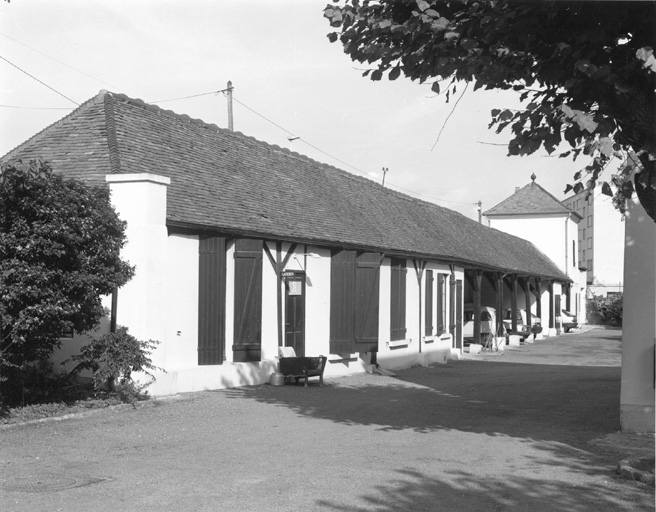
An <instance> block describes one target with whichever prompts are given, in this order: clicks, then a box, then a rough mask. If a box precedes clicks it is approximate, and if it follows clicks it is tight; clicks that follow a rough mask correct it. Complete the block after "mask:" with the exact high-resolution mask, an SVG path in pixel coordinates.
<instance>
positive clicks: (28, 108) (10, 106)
mask: <svg viewBox="0 0 656 512" xmlns="http://www.w3.org/2000/svg"><path fill="white" fill-rule="evenodd" d="M0 107H3V108H20V109H25V110H73V107H22V106H18V105H0Z"/></svg>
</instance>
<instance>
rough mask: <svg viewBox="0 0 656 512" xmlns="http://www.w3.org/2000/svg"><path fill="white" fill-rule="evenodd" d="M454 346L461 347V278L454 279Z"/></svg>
mask: <svg viewBox="0 0 656 512" xmlns="http://www.w3.org/2000/svg"><path fill="white" fill-rule="evenodd" d="M455 298H456V300H455V302H456V332H455V337H456V347H457V348H462V280H461V279H458V280H457V281H456V294H455Z"/></svg>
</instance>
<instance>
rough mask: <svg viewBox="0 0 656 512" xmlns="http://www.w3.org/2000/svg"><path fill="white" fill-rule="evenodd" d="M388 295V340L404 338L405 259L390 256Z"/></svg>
mask: <svg viewBox="0 0 656 512" xmlns="http://www.w3.org/2000/svg"><path fill="white" fill-rule="evenodd" d="M391 271H392V272H391V273H392V283H391V293H390V295H391V297H390V341H395V340H404V339H405V333H406V329H405V280H406V272H407V270H406V268H405V260H398V259H394V258H392V263H391Z"/></svg>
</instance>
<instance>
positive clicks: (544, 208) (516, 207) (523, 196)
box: [483, 175, 578, 217]
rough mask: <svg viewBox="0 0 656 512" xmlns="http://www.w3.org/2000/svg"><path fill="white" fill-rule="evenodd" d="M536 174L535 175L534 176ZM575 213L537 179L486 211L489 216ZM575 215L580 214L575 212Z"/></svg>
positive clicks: (485, 213)
mask: <svg viewBox="0 0 656 512" xmlns="http://www.w3.org/2000/svg"><path fill="white" fill-rule="evenodd" d="M534 177H535V175H533V178H534ZM572 213H574V212H573V211H572V210H570V209H569V208H567V207H566V206H565V205H564V204H563V203H562V202H561V201H559V200H558V199H556V198H555V197H554V196H553V195H551V194H550V193H549V192H547V191H546V190H545V189H543V188H542V187H541V186H540V185H538V184H537V183H535V179H533V181H532V182H531V183H529V184H528V185H526V186H525V187H524V188H522V189H519V190H517V191H516V192H515V193H514V194H513V195H511V196H510V197H509V198H507V199H505V200H503V201H501V202H500V203H499V204H498V205H496V206H494V207H492V208H490V209H489V210H488V211H486V212H484V213H483V215H485V216H487V217H494V216H496V215H535V216H539V215H551V214H561V215H571V214H572ZM574 215H578V214H576V213H574Z"/></svg>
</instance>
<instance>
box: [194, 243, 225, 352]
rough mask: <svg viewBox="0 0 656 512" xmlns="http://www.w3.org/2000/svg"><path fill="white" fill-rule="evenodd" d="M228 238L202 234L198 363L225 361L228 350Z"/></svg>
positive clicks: (199, 273) (199, 279) (200, 247)
mask: <svg viewBox="0 0 656 512" xmlns="http://www.w3.org/2000/svg"><path fill="white" fill-rule="evenodd" d="M225 296H226V241H225V238H221V237H201V238H200V240H199V261H198V364H199V365H213V364H222V363H223V359H224V350H225Z"/></svg>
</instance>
